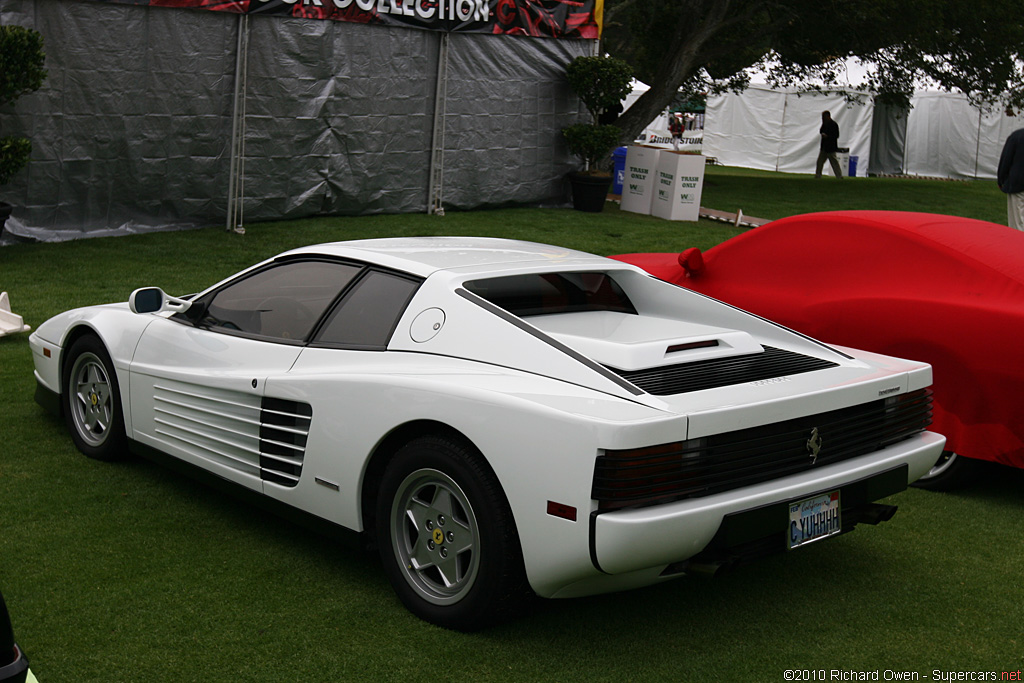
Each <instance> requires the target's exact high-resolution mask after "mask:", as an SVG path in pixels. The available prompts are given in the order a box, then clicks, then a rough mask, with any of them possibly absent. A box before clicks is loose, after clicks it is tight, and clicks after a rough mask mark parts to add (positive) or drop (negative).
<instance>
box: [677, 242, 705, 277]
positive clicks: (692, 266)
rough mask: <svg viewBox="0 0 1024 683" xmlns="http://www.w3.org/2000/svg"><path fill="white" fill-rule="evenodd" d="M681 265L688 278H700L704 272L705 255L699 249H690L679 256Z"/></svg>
mask: <svg viewBox="0 0 1024 683" xmlns="http://www.w3.org/2000/svg"><path fill="white" fill-rule="evenodd" d="M679 265H681V266H682V267H683V270H685V271H686V275H687V277H692V278H693V277H700V276H701V274H702V273H703V272H704V255H703V254H701V253H700V249H698V248H697V247H690V248H689V249H687V250H685V251H683V252H682V253H681V254H679Z"/></svg>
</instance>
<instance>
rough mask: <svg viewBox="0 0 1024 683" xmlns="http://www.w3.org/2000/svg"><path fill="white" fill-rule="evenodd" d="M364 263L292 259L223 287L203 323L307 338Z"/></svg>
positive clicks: (271, 335)
mask: <svg viewBox="0 0 1024 683" xmlns="http://www.w3.org/2000/svg"><path fill="white" fill-rule="evenodd" d="M361 270H362V267H361V266H356V265H352V264H349V263H340V262H331V261H293V262H289V263H284V264H281V265H275V266H271V267H269V268H266V269H264V270H260V271H258V272H256V273H253V274H252V275H250V276H248V277H246V278H244V279H242V280H239V281H237V282H233V283H231V284H229V285H227V286H226V287H224V288H223V289H220V290H218V291H217V292H216V293H215V294H214V295H213V297H212V298H211V299H209V303H208V304H207V305H206V309H205V311H204V313H203V317H202V318H201V319H200V320H199V324H201V325H204V326H207V327H210V328H212V329H222V330H231V331H238V332H243V333H246V334H251V335H256V336H260V337H269V338H272V339H282V340H303V339H305V338H306V337H308V336H309V334H310V332H311V331H312V330H313V326H314V325H315V324H316V322H317V321H318V320H319V319H320V317H321V316H322V315H323V313H324V311H325V310H327V307H328V306H330V305H331V302H332V301H334V299H335V298H336V297H337V296H338V294H339V293H340V292H341V291H342V290H343V289H344V288H345V287H346V286H347V285H348V284H349V283H350V282H351V281H352V280H353V278H355V277H356V275H358V274H359V272H360V271H361Z"/></svg>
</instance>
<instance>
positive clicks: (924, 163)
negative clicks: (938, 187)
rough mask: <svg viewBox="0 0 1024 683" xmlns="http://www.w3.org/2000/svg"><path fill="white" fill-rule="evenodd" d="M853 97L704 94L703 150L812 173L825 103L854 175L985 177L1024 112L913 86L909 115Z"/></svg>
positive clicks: (759, 90) (730, 160)
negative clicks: (1015, 113) (985, 105)
mask: <svg viewBox="0 0 1024 683" xmlns="http://www.w3.org/2000/svg"><path fill="white" fill-rule="evenodd" d="M860 99H861V102H859V103H852V104H851V103H849V102H847V100H846V97H845V96H844V95H841V94H839V93H825V94H818V93H813V94H812V93H798V91H796V90H773V89H771V88H769V87H768V86H764V85H752V86H751V87H749V88H748V89H747V90H745V91H744V92H742V93H741V94H739V95H736V94H732V93H729V94H726V95H719V96H712V97H709V98H708V106H707V117H706V121H705V124H704V126H705V128H704V154H705V155H707V156H711V157H715V158H717V159H718V161H719V162H720V163H722V164H726V165H728V166H742V167H745V168H758V169H763V170H769V171H785V172H790V173H813V172H814V166H815V161H816V160H817V157H818V140H819V138H818V128H819V127H820V126H821V112H822V110H826V109H827V110H829V111H830V112H831V113H832V118H834V119H835V120H836V121H837V122H838V123H839V131H840V137H839V146H840V147H848V148H849V149H850V155H851V156H856V157H858V160H857V161H858V163H857V175H862V176H863V175H867V172H868V171H870V172H871V173H903V174H907V175H917V176H933V177H942V178H980V179H992V178H995V177H996V167H997V166H998V164H999V154H1000V153H1001V151H1002V148H1003V143H1004V141H1005V140H1006V138H1007V136H1008V135H1009V134H1010V133H1011V132H1012V131H1014V130H1016V129H1017V128H1021V127H1024V116H1016V117H1010V116H1007V115H1006V114H1005V113H1004V112H1003V111H1002V110H999V109H995V110H991V111H985V110H982V109H979V108H978V107H975V106H973V105H971V104H970V102H968V100H967V98H966V97H965V96H964V95H959V94H954V93H946V92H927V91H922V92H918V93H917V94H915V95H914V97H913V98H912V99H911V110H910V112H909V114H907V113H905V112H900V111H898V110H895V109H892V108H889V107H883V106H881V105H875V104H873V103H872V99H871V97H870V96H869V95H867V94H862V97H861V98H860ZM824 172H825V173H830V171H829V168H828V165H826V166H825V171H824Z"/></svg>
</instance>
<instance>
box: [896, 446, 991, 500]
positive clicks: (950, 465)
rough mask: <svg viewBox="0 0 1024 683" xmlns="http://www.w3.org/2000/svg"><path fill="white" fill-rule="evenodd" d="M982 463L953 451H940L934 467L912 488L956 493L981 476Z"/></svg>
mask: <svg viewBox="0 0 1024 683" xmlns="http://www.w3.org/2000/svg"><path fill="white" fill-rule="evenodd" d="M982 467H983V463H981V462H980V461H978V460H972V459H971V458H965V457H964V456H962V455H959V454H957V453H954V452H953V451H942V455H941V456H939V459H938V460H937V461H936V463H935V465H934V466H933V467H932V468H931V469H930V470H929V471H928V473H927V474H925V475H924V476H923V477H921V478H920V479H918V480H917V481H915V482H914V483H913V484H911V485H912V486H915V487H917V488H919V489H926V490H928V491H956V490H958V489H963V488H967V487H968V486H970V485H971V484H973V483H974V482H975V481H977V479H978V476H979V475H980V474H981V471H982Z"/></svg>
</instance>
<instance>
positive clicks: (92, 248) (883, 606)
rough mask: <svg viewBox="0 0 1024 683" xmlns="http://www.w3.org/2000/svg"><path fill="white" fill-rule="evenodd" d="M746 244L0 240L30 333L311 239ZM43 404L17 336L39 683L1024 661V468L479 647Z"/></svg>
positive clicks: (2, 551)
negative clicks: (108, 447) (74, 440)
mask: <svg viewBox="0 0 1024 683" xmlns="http://www.w3.org/2000/svg"><path fill="white" fill-rule="evenodd" d="M702 203H703V204H704V205H705V206H710V207H714V208H718V209H724V210H731V211H735V210H736V209H738V208H742V209H743V211H744V213H746V214H748V215H756V216H764V217H768V218H776V217H780V216H783V215H787V214H789V213H796V212H802V211H817V210H826V209H830V208H907V209H927V210H931V211H940V212H945V213H955V214H960V215H968V216H973V217H978V218H984V219H987V220H993V221H997V222H1004V219H1005V200H1004V198H1003V195H1001V194H1000V193H999V192H998V190H997V189H995V187H994V183H951V182H934V181H913V180H894V179H849V180H848V181H847V180H844V181H842V182H841V183H837V182H835V181H833V180H831V179H823V180H821V181H817V182H816V181H814V180H813V178H809V177H806V176H803V177H801V176H780V175H778V174H761V173H754V172H745V171H735V170H730V169H711V170H710V172H709V176H708V181H707V185H706V187H705V191H704V200H703V202H702ZM735 232H736V231H735V230H734V229H733V228H731V227H730V226H728V225H724V224H718V223H711V222H704V221H701V222H700V223H697V224H674V223H669V222H666V221H661V220H658V219H654V218H650V217H644V216H636V215H633V214H629V213H625V212H621V211H619V210H617V209H615V208H614V207H609V209H608V210H607V211H606V212H604V213H602V214H599V215H590V214H581V213H577V212H573V211H569V210H561V209H550V210H548V209H543V210H542V209H508V210H500V211H488V212H473V213H449V215H448V216H446V217H444V218H439V217H434V216H422V215H414V216H377V217H364V218H322V219H312V220H305V221H294V222H279V223H267V224H260V225H252V226H248V233H247V234H246V235H244V236H239V235H231V234H227V233H225V232H223V231H222V230H221V229H209V230H200V231H192V232H176V233H160V234H149V235H137V236H129V237H122V238H104V239H91V240H82V241H78V242H71V243H63V244H22V245H14V246H10V247H6V248H0V289H3V290H5V291H8V292H10V294H11V299H12V302H13V305H14V310H15V312H17V313H19V314H21V315H23V316H24V317H25V319H26V322H28V323H29V324H31V325H33V326H38V325H39V324H40V323H41V322H42V321H43V320H45V319H46V318H48V317H49V316H51V315H54V314H56V313H58V312H60V311H62V310H65V309H67V308H71V307H74V306H79V305H88V304H97V303H103V302H108V301H115V300H124V299H125V298H126V297H127V295H128V293H129V292H130V291H131V290H132V289H133V288H135V287H137V286H142V285H158V286H161V287H163V288H165V289H166V290H167V291H169V292H171V293H176V294H184V293H188V292H193V291H197V290H199V289H202V288H204V287H206V286H207V285H209V284H211V283H213V282H215V281H217V280H218V279H220V278H223V277H226V276H228V275H230V274H231V273H233V272H235V271H237V270H238V269H240V268H242V267H244V266H246V265H249V264H251V263H252V262H254V261H256V260H258V259H261V258H264V257H267V256H271V255H273V254H275V253H277V252H279V251H281V250H283V249H286V248H289V247H295V246H300V245H303V244H309V243H314V242H320V241H328V240H338V239H352V238H361V237H377V236H390V235H419V234H464V235H496V236H505V237H516V238H522V239H530V240H536V241H542V242H551V243H556V244H562V245H565V246H570V247H575V248H580V249H584V250H588V251H593V252H597V253H604V254H609V253H616V252H629V251H652V250H656V251H677V250H680V249H682V248H684V247H688V246H700V247H702V248H708V247H710V246H713V245H714V244H716V243H718V242H720V241H722V240H725V239H728V238H729V237H730V236H732V235H733V234H735ZM33 391H34V380H33V378H32V363H31V357H30V353H29V349H28V338H27V335H17V336H11V337H4V338H0V434H2V441H0V444H2V445H0V524H2V534H0V588H2V590H3V592H4V596H5V597H6V599H7V603H8V606H9V607H10V608H11V611H12V614H13V618H14V623H15V632H16V634H17V636H18V640H19V641H20V642H21V643H22V645H24V647H25V648H26V650H27V651H28V653H29V655H30V657H31V660H32V664H33V666H32V668H33V671H34V672H35V673H36V675H37V676H38V677H39V679H40V681H41V682H42V683H52V682H54V681H72V682H78V681H140V682H149V681H174V682H177V681H260V682H265V681H351V680H365V681H408V680H420V679H427V680H441V681H449V680H453V681H454V680H460V681H476V680H495V681H533V680H541V681H565V682H579V681H587V682H589V681H615V682H618V681H782V680H785V679H784V672H785V671H786V670H787V669H807V670H818V669H825V670H826V675H830V671H831V670H832V669H843V670H855V671H869V672H873V671H878V672H879V675H880V679H881V680H884V676H885V673H884V672H885V671H886V670H893V671H904V670H906V671H913V672H917V673H919V674H920V675H921V676H922V679H923V680H928V679H927V678H924V676H928V677H931V676H932V674H933V670H935V669H939V670H941V671H943V672H950V671H956V672H958V671H993V672H996V674H997V676H998V675H999V673H1000V672H1002V671H1017V670H1018V669H1020V668H1021V665H1022V663H1024V662H1022V655H1021V653H1022V652H1024V637H1022V635H1021V625H1020V616H1019V615H1020V605H1021V604H1024V582H1022V576H1024V537H1022V534H1021V529H1022V528H1024V494H1022V491H1024V472H1019V471H1007V470H1002V469H999V470H993V472H992V473H991V475H990V476H989V477H988V478H987V479H986V480H985V481H983V482H982V483H981V484H979V485H978V486H977V487H975V488H973V489H971V490H970V491H967V492H963V493H956V494H939V493H928V492H923V491H919V490H916V489H912V490H908V491H906V492H904V493H901V494H899V495H897V496H894V497H892V498H891V499H890V500H889V501H888V502H890V503H893V504H897V505H899V507H900V512H899V514H897V515H896V517H895V518H894V519H893V520H892V521H891V522H888V523H886V524H883V525H881V526H878V527H870V526H862V527H859V528H858V530H857V531H856V532H855V533H853V534H850V535H848V536H844V537H842V538H838V539H833V540H831V541H829V542H826V543H821V544H813V545H811V546H808V547H806V548H801V549H799V550H797V551H794V552H792V553H789V554H786V555H783V556H777V557H773V558H770V559H767V560H765V561H762V562H759V563H756V564H754V565H751V566H748V567H746V568H744V569H742V570H740V571H738V572H737V573H735V574H732V575H728V576H725V577H718V578H714V579H683V580H678V581H674V582H670V583H667V584H664V585H661V586H657V587H653V588H648V589H643V590H639V591H632V592H628V593H621V594H614V595H607V596H597V597H592V598H584V599H576V600H567V601H542V602H541V603H540V604H539V605H538V606H537V607H536V608H535V609H533V610H532V611H531V612H530V613H529V614H528V615H527V616H525V617H524V618H522V619H519V620H517V621H515V622H513V623H510V624H507V625H504V626H500V627H498V628H494V629H492V630H489V631H486V632H483V633H478V634H472V635H463V634H457V633H453V632H448V631H445V630H442V629H439V628H436V627H433V626H430V625H428V624H425V623H423V622H421V621H419V620H417V619H416V618H414V617H412V616H411V615H410V614H408V613H407V612H406V611H405V610H404V609H403V608H402V606H401V605H400V604H399V603H398V600H397V599H396V598H395V597H394V596H393V594H392V592H391V590H390V587H389V586H388V584H387V581H386V580H385V579H384V577H383V575H382V573H381V570H380V568H379V566H378V562H377V560H376V559H375V557H374V556H372V555H369V554H367V553H366V552H365V551H364V550H363V548H362V545H361V543H360V541H359V539H358V538H357V537H356V536H355V535H345V534H339V535H330V536H325V535H321V534H318V533H315V532H313V531H310V530H307V529H305V528H303V527H299V526H296V525H294V524H292V523H290V522H288V521H286V520H283V519H280V518H278V517H275V516H272V515H269V514H267V513H264V512H263V511H261V510H259V509H257V508H254V507H252V506H251V505H248V504H245V503H242V502H239V501H237V500H235V499H233V498H231V497H227V496H225V495H224V494H222V493H220V492H218V491H216V490H214V489H211V488H208V487H206V486H203V485H201V484H199V483H196V482H194V481H192V480H190V479H187V478H184V477H182V476H179V475H177V474H175V473H172V472H170V471H168V470H167V469H164V468H161V467H159V466H157V465H154V464H151V463H149V462H148V461H145V460H129V461H127V462H124V463H117V464H105V463H100V462H95V461H92V460H89V459H87V458H85V457H84V456H81V455H80V454H79V453H78V452H77V451H76V450H75V449H74V447H73V446H72V444H71V440H70V439H69V437H68V436H67V434H66V432H65V430H64V427H63V424H62V423H60V422H59V421H58V420H56V419H54V418H53V417H51V416H49V415H48V414H47V413H45V412H44V411H43V410H42V409H41V408H39V407H38V406H36V405H35V403H34V402H33V401H32V394H33ZM818 680H821V679H818ZM826 680H831V679H830V678H829V679H826ZM946 680H949V679H946Z"/></svg>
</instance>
